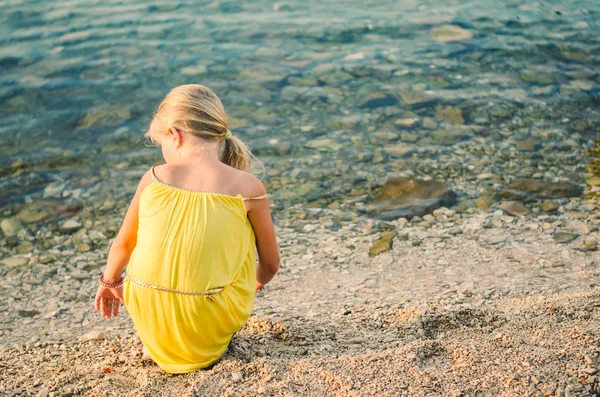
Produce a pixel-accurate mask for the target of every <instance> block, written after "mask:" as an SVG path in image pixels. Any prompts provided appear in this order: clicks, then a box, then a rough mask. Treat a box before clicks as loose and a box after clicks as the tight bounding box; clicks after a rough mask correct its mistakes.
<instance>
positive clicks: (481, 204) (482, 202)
mask: <svg viewBox="0 0 600 397" xmlns="http://www.w3.org/2000/svg"><path fill="white" fill-rule="evenodd" d="M492 204H494V200H492V199H491V198H489V197H480V198H477V199H475V206H476V207H477V208H479V209H480V210H485V209H488V208H490V207H491V206H492Z"/></svg>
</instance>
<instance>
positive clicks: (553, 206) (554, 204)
mask: <svg viewBox="0 0 600 397" xmlns="http://www.w3.org/2000/svg"><path fill="white" fill-rule="evenodd" d="M540 207H541V208H542V210H544V212H553V211H556V210H557V209H558V207H560V203H559V202H558V201H552V200H544V201H542V202H541V204H540Z"/></svg>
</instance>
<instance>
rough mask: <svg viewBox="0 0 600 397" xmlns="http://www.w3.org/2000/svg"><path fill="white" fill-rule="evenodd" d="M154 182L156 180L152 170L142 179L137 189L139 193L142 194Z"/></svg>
mask: <svg viewBox="0 0 600 397" xmlns="http://www.w3.org/2000/svg"><path fill="white" fill-rule="evenodd" d="M153 180H154V177H153V175H152V168H150V169H149V170H148V171H146V172H145V173H144V175H142V177H141V178H140V181H139V183H138V187H137V192H138V193H141V192H142V191H143V190H144V189H145V188H146V187H148V185H150V184H151V183H152V181H153Z"/></svg>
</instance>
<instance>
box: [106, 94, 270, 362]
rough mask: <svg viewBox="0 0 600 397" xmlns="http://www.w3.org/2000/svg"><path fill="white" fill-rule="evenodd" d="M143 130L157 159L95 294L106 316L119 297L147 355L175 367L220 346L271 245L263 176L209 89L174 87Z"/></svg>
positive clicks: (216, 352) (246, 306)
mask: <svg viewBox="0 0 600 397" xmlns="http://www.w3.org/2000/svg"><path fill="white" fill-rule="evenodd" d="M147 136H148V137H150V138H151V139H152V141H154V142H155V143H157V144H158V145H159V146H160V147H161V149H162V153H163V157H164V158H165V161H166V164H165V165H162V166H159V167H156V168H155V167H152V169H151V170H149V172H147V173H146V174H145V175H144V177H143V178H142V179H141V181H140V183H139V185H138V188H137V190H136V193H135V195H134V198H133V199H132V201H131V205H130V206H129V209H128V211H127V214H126V215H125V219H124V221H123V226H122V227H121V230H120V231H119V233H118V235H117V237H116V238H115V240H114V241H113V244H112V246H111V250H110V253H109V256H108V264H107V266H106V269H105V271H104V274H103V277H102V278H101V279H100V284H101V285H100V287H99V288H98V292H97V294H96V303H95V304H96V310H100V311H101V312H102V314H103V315H104V316H106V317H108V318H109V317H110V316H111V315H115V316H116V315H117V313H118V308H119V302H123V303H124V304H125V306H126V307H127V311H128V312H129V315H130V317H131V319H132V320H133V323H134V325H135V328H136V330H137V331H138V334H139V336H140V339H141V341H142V343H143V344H144V347H145V348H146V350H147V352H148V353H149V355H150V356H151V358H152V359H153V360H154V361H155V362H156V363H157V364H158V365H159V366H160V367H161V368H162V369H164V370H165V371H167V372H171V373H184V372H189V371H192V370H194V369H199V368H204V367H207V366H209V365H210V364H212V363H213V362H215V361H216V360H218V359H219V357H220V356H221V355H222V354H223V352H224V351H225V350H226V348H227V346H228V344H229V341H230V340H231V337H232V335H233V334H234V333H235V332H236V331H237V330H239V329H240V327H242V325H243V324H244V323H245V322H246V321H247V319H248V317H249V316H250V314H251V312H252V307H253V304H254V294H255V291H256V289H258V288H261V287H262V286H263V285H264V284H266V283H267V282H269V281H270V280H271V279H272V278H273V276H274V275H275V273H276V272H277V269H278V268H279V253H278V250H277V242H276V239H275V233H274V230H273V224H272V221H271V216H270V210H269V205H268V202H267V200H266V192H265V189H264V186H263V185H262V183H261V182H260V180H258V179H257V178H256V177H254V176H252V175H250V174H249V173H247V172H246V171H247V170H248V168H249V161H250V159H249V156H250V152H249V151H248V149H247V147H246V146H245V144H244V143H243V142H242V141H241V140H240V139H238V138H237V137H234V136H232V134H231V132H230V131H229V130H228V129H227V123H226V121H225V118H224V110H223V107H222V104H221V102H220V100H219V99H218V97H217V96H216V95H215V94H214V93H213V92H212V91H210V90H209V89H208V88H206V87H204V86H200V85H184V86H180V87H177V88H175V89H173V90H172V91H171V92H170V93H169V94H168V95H167V97H166V98H165V99H164V100H163V102H162V103H161V105H160V106H159V108H158V110H157V113H156V114H155V117H154V119H153V121H152V125H151V126H150V130H149V131H148V134H147ZM257 253H258V256H259V258H260V262H259V263H258V265H257V261H256V255H257ZM125 266H127V276H126V277H125V278H123V277H121V273H122V271H123V269H124V268H125Z"/></svg>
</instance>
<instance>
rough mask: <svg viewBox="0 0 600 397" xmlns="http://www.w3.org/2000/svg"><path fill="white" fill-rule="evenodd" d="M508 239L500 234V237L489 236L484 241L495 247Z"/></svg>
mask: <svg viewBox="0 0 600 397" xmlns="http://www.w3.org/2000/svg"><path fill="white" fill-rule="evenodd" d="M508 238H509V236H507V235H504V234H500V235H494V236H489V237H487V238H486V239H485V241H486V242H487V243H488V244H490V245H496V244H500V243H503V242H505V241H506V240H508Z"/></svg>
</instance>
